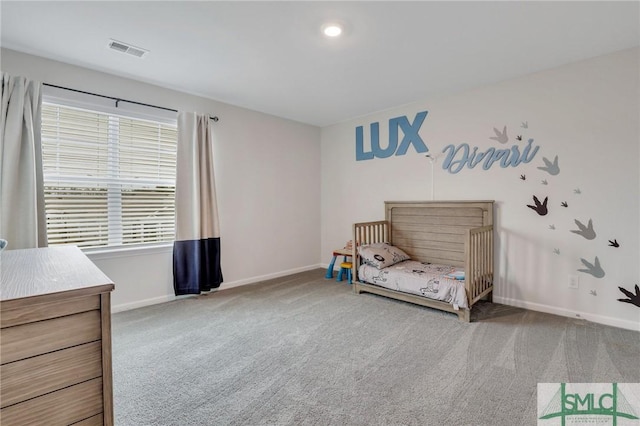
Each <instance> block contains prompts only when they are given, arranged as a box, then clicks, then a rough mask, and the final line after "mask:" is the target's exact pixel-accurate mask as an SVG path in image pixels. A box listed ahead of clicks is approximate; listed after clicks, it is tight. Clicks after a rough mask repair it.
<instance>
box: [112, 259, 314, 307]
mask: <svg viewBox="0 0 640 426" xmlns="http://www.w3.org/2000/svg"><path fill="white" fill-rule="evenodd" d="M318 268H322V265H320V264H316V265H309V266H303V267H301V268H294V269H288V270H286V271H280V272H276V273H273V274H267V275H260V276H257V277H251V278H245V279H243V280H237V281H231V282H228V283H226V282H223V283H222V285H221V286H220V288H218V289H216V290H214V291H220V290H226V289H228V288H233V287H240V286H242V285H247V284H254V283H257V282H260V281H266V280H270V279H273V278H280V277H284V276H287V275H292V274H297V273H299V272H306V271H311V270H313V269H318ZM324 268H325V269H326V266H325V267H324ZM192 296H195V295H187V296H178V297H176V296H174V295H173V294H167V295H164V296H159V297H153V298H151V299H143V300H137V301H135V302H130V303H121V304H119V305H112V306H111V313H114V314H115V313H116V312H123V311H129V310H131V309H137V308H142V307H144V306H150V305H157V304H159V303H166V302H172V301H174V300H176V299H180V298H184V297H192Z"/></svg>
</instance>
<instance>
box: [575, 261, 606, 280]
mask: <svg viewBox="0 0 640 426" xmlns="http://www.w3.org/2000/svg"><path fill="white" fill-rule="evenodd" d="M580 261H581V262H582V264H583V265H584V266H586V268H585V269H578V272H584V273H585V274H591V275H593V276H594V277H596V278H602V277H604V270H603V269H602V267H601V266H600V259H598V256H596V259H595V260H594V262H593V263H591V262H589V261H587V260H585V259H582V258H580Z"/></svg>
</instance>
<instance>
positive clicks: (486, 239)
mask: <svg viewBox="0 0 640 426" xmlns="http://www.w3.org/2000/svg"><path fill="white" fill-rule="evenodd" d="M493 203H494V202H493V201H385V211H386V214H385V217H386V220H383V221H376V222H365V223H355V224H354V225H353V241H354V244H353V252H352V253H353V257H352V259H353V260H354V261H353V267H352V268H353V269H352V276H353V290H354V292H355V293H357V294H359V293H361V292H367V293H373V294H377V295H381V296H386V297H390V298H393V299H398V300H403V301H405V302H411V303H416V304H418V305H422V306H427V307H430V308H435V309H440V310H443V311H447V312H452V313H455V314H457V315H458V318H459V319H460V320H461V321H465V322H469V321H470V313H471V307H472V306H473V305H474V304H475V303H476V302H477V301H478V300H480V299H481V298H483V297H485V296H487V297H488V298H489V300H491V292H492V290H493ZM374 243H389V244H391V245H393V246H395V247H398V248H400V249H402V250H403V251H404V252H405V253H407V254H408V255H409V256H410V257H411V259H412V260H415V261H419V262H425V263H433V264H442V265H451V266H454V267H458V268H464V273H465V278H464V291H465V293H466V300H467V305H468V308H459V309H456V308H457V306H455V307H454V305H452V304H451V303H447V302H444V301H439V300H433V299H429V298H427V297H425V296H421V295H417V294H410V293H405V292H400V291H397V290H392V289H389V288H385V287H381V286H379V285H375V284H369V283H365V282H362V281H361V280H360V277H359V276H358V268H359V265H360V264H361V259H360V256H359V254H358V246H363V245H367V244H374Z"/></svg>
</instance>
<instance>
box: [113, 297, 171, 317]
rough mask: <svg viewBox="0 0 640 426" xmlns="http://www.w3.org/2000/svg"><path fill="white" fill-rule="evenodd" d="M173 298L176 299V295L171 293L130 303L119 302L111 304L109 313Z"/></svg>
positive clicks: (155, 303) (163, 301)
mask: <svg viewBox="0 0 640 426" xmlns="http://www.w3.org/2000/svg"><path fill="white" fill-rule="evenodd" d="M174 300H176V296H174V295H173V294H167V295H165V296H160V297H153V298H151V299H143V300H137V301H135V302H130V303H121V304H119V305H112V306H111V313H112V314H115V313H116V312H122V311H130V310H131V309H137V308H142V307H144V306H149V305H157V304H158V303H166V302H171V301H174Z"/></svg>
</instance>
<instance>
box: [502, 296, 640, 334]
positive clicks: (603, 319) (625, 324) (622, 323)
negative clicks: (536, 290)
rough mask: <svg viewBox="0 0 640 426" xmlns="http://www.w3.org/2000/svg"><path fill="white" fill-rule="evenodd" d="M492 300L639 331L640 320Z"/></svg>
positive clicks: (505, 300)
mask: <svg viewBox="0 0 640 426" xmlns="http://www.w3.org/2000/svg"><path fill="white" fill-rule="evenodd" d="M493 301H494V302H496V303H502V304H503V305H509V306H515V307H517V308H524V309H529V310H531V311H538V312H544V313H547V314H554V315H560V316H562V317H568V318H578V319H584V320H587V321H591V322H597V323H599V324H604V325H610V326H613V327H618V328H624V329H627V330H633V331H640V321H638V322H634V321H627V320H623V319H619V318H612V317H607V316H604V315H597V314H591V313H588V312H580V311H572V310H569V309H564V308H559V307H557V306H549V305H542V304H539V303H532V302H526V301H524V300H519V299H510V298H507V297H499V296H495V295H494V296H493Z"/></svg>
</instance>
